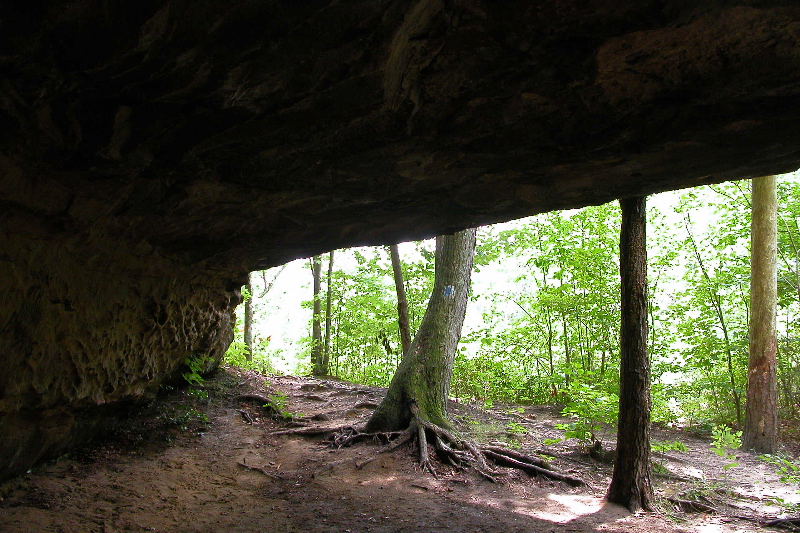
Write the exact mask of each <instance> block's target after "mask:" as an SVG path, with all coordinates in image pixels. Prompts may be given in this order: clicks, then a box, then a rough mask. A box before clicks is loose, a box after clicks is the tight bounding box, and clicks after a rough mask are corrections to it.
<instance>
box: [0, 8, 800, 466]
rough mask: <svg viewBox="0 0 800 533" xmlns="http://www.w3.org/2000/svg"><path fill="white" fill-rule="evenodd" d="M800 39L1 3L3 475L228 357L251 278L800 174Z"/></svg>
mask: <svg viewBox="0 0 800 533" xmlns="http://www.w3.org/2000/svg"><path fill="white" fill-rule="evenodd" d="M798 42H800V8H798V7H797V6H796V3H795V2H789V1H759V2H752V1H750V2H745V1H725V0H719V1H717V2H712V3H708V2H687V1H659V2H654V1H652V2H651V1H641V0H630V1H627V0H622V1H620V0H594V1H591V2H585V1H578V0H549V1H543V2H529V1H522V0H509V1H505V2H495V1H489V0H485V1H479V0H448V1H445V0H417V1H409V0H382V1H380V0H352V1H347V2H338V1H337V2H334V1H322V0H320V1H310V2H285V1H277V0H275V1H264V0H258V1H256V0H251V1H241V2H232V3H231V2H223V1H221V0H207V1H192V2H188V1H172V2H166V1H164V0H150V1H137V2H133V1H126V2H115V3H109V2H104V1H100V0H75V1H73V2H69V3H68V4H64V3H62V2H51V1H47V0H45V1H42V2H31V3H27V4H26V5H24V6H19V5H13V6H12V5H10V4H9V5H5V6H0V73H1V75H0V204H2V210H0V232H1V233H0V273H2V276H0V361H2V368H3V371H2V374H0V477H4V476H8V475H10V474H13V473H16V472H19V471H22V470H24V469H26V468H28V467H29V466H30V464H31V462H32V461H33V460H35V459H36V458H38V457H41V456H46V455H48V454H50V455H51V454H53V453H57V452H58V450H60V449H61V448H62V447H63V446H64V445H66V444H68V443H74V442H77V441H78V440H80V437H81V436H83V435H84V434H88V432H89V431H90V429H91V428H92V427H94V422H92V420H94V418H93V417H94V413H98V412H100V411H102V410H104V409H105V410H111V411H113V410H114V406H115V405H117V404H118V403H121V402H126V401H129V400H135V399H136V398H138V397H141V396H142V395H143V394H146V393H147V391H149V390H152V389H153V387H155V386H157V384H158V383H159V382H160V381H161V380H162V379H163V378H164V377H165V376H168V375H170V374H173V373H174V372H175V371H176V369H177V368H178V367H179V365H180V363H181V361H182V360H183V359H184V358H185V357H186V356H188V355H191V354H203V355H209V356H210V357H211V358H212V359H213V358H216V357H219V356H220V354H221V353H222V352H223V350H224V348H225V345H226V344H227V342H229V339H230V324H231V320H232V312H233V308H234V307H235V304H236V302H237V301H238V292H237V290H238V287H239V286H240V284H241V282H242V280H243V277H244V274H245V273H246V272H247V271H248V270H252V269H256V268H263V267H267V266H272V265H276V264H280V263H282V262H285V261H287V260H289V259H293V258H295V257H301V256H307V255H311V254H314V253H318V252H321V251H324V250H328V249H332V248H337V247H344V246H352V245H357V244H377V243H387V242H391V241H398V240H402V239H409V238H419V237H423V236H430V235H434V234H437V233H444V232H449V231H453V230H456V229H462V228H464V227H468V226H475V225H480V224H485V223H489V222H496V221H500V220H508V219H511V218H515V217H519V216H523V215H529V214H534V213H537V212H542V211H547V210H552V209H562V208H568V207H577V206H582V205H587V204H594V203H601V202H606V201H610V200H612V199H614V198H617V197H621V196H629V195H639V194H647V193H652V192H656V191H661V190H665V189H670V188H678V187H687V186H693V185H698V184H702V183H708V182H715V181H722V180H727V179H738V178H749V177H754V176H760V175H764V174H770V173H780V172H787V171H792V170H795V169H796V168H797V167H798V166H800V141H798V139H800V98H798V96H799V93H800V45H798ZM102 406H106V407H102ZM84 415H87V416H84ZM88 415H91V416H88ZM80 420H84V421H87V422H86V423H85V424H83V425H81V423H79V422H73V421H80ZM22 421H26V422H24V423H23V422H22ZM82 428H88V429H86V431H84V430H83V429H82Z"/></svg>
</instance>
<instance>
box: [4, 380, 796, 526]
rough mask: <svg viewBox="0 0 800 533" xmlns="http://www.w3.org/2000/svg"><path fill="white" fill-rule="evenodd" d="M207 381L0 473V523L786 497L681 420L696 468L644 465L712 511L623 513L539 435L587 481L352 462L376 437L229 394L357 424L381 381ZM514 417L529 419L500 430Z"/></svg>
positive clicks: (525, 513)
mask: <svg viewBox="0 0 800 533" xmlns="http://www.w3.org/2000/svg"><path fill="white" fill-rule="evenodd" d="M205 388H206V390H207V391H208V393H209V398H208V399H207V400H203V399H198V398H197V397H196V396H195V397H191V396H189V395H187V393H186V391H179V392H174V393H172V394H170V395H169V396H168V397H167V398H166V399H164V400H161V401H159V402H156V403H155V404H154V405H153V406H150V407H149V408H147V409H145V410H144V412H143V413H141V414H140V415H139V416H137V417H136V418H135V419H134V420H132V421H131V424H130V425H129V426H128V427H127V428H126V429H125V431H124V432H121V433H120V434H119V435H117V436H116V437H115V438H114V439H112V440H110V441H107V442H105V443H103V444H101V445H98V446H96V447H94V448H92V449H91V450H88V451H87V452H86V453H84V454H83V455H81V456H77V457H71V458H62V459H60V460H59V461H57V462H54V463H51V464H48V465H44V466H43V467H41V468H39V469H37V470H36V471H35V472H33V473H30V474H28V475H26V476H23V477H22V478H19V479H17V480H15V481H13V482H12V483H9V484H7V485H6V486H5V487H3V488H2V492H0V494H2V495H3V499H2V501H0V531H3V532H9V533H11V532H24V533H31V532H40V531H41V532H51V531H52V532H61V533H71V532H75V533H78V532H102V533H115V532H134V531H159V532H211V531H214V532H217V531H242V532H245V531H247V532H255V531H267V532H272V531H274V532H312V531H313V532H340V533H341V532H354V533H355V532H376V533H378V532H386V533H389V532H392V533H398V532H426V533H431V532H446V531H454V532H455V531H459V532H464V531H468V532H483V531H486V532H489V531H492V532H501V531H502V532H534V531H535V532H559V533H561V532H564V533H566V532H570V533H581V532H587V533H588V532H596V531H609V532H647V533H662V532H663V533H667V532H670V533H671V532H678V531H704V532H723V533H726V532H735V531H736V532H740V531H741V532H749V531H753V532H754V531H763V529H761V528H760V527H759V526H758V524H757V523H756V522H753V521H749V520H741V519H732V518H730V517H729V515H732V514H738V515H742V516H744V515H747V516H756V515H761V516H765V515H769V514H773V515H774V514H775V513H776V512H777V509H774V508H773V509H770V508H768V507H765V500H764V498H765V494H772V493H774V495H779V496H781V497H787V496H788V497H792V496H793V491H792V490H791V489H790V488H787V487H786V486H785V485H783V484H781V483H779V482H778V481H777V476H775V474H774V469H773V468H772V467H771V466H770V465H766V464H765V463H763V462H761V461H758V460H757V459H755V458H752V457H750V456H740V458H739V462H740V463H741V464H742V467H741V469H739V467H737V468H736V469H731V470H729V471H724V469H722V461H721V460H719V458H716V456H715V455H714V454H712V453H711V451H710V450H709V448H708V442H707V441H702V440H700V439H691V438H688V437H686V436H685V435H681V440H682V441H683V442H684V443H685V444H687V445H688V446H689V452H686V453H680V452H669V454H668V455H669V456H670V457H674V460H672V459H668V458H662V459H659V461H661V462H663V463H664V465H665V466H666V467H667V468H668V469H669V470H670V471H671V472H672V473H674V474H675V475H676V476H681V477H682V478H686V479H696V481H691V482H687V481H674V480H671V481H670V480H664V479H657V480H656V481H657V489H658V492H659V494H660V495H661V496H662V497H672V498H676V499H677V498H687V497H688V491H689V490H694V491H695V492H696V494H695V496H698V495H699V496H702V497H703V498H705V501H707V502H709V503H708V506H709V507H716V508H719V509H720V512H719V513H710V512H707V513H687V512H682V511H678V510H675V508H674V507H673V506H672V504H670V503H669V502H667V500H662V502H663V503H664V505H663V507H664V511H663V512H661V513H642V514H637V515H631V514H630V513H628V512H627V511H626V510H624V509H622V508H619V507H617V506H614V505H607V504H604V503H603V501H602V496H603V493H604V491H605V488H606V486H607V482H608V476H609V474H610V466H609V465H605V464H603V463H597V462H594V461H592V460H591V459H589V458H588V457H584V456H582V455H581V454H579V453H577V452H576V450H575V449H574V446H572V445H571V444H569V443H565V444H562V445H560V447H556V448H553V447H551V448H550V449H551V450H553V453H558V454H559V455H562V456H563V458H556V459H555V460H554V461H553V464H554V467H556V468H558V469H561V470H563V471H565V472H567V473H570V474H572V475H577V476H580V477H582V478H584V479H586V480H587V481H588V482H589V485H590V486H589V487H584V488H577V489H576V488H571V487H569V486H567V485H565V484H563V483H558V482H553V481H549V480H546V479H540V478H535V477H533V478H532V477H528V476H527V475H525V474H522V473H519V472H512V473H510V474H509V475H508V476H507V477H506V478H504V479H503V480H502V481H501V482H500V483H497V484H494V483H490V482H489V481H486V480H484V479H481V478H479V477H477V476H476V475H474V474H471V473H464V472H455V471H453V470H452V469H448V468H446V467H444V466H442V467H441V470H440V476H439V478H438V479H436V478H434V477H432V476H430V475H428V474H425V473H422V472H420V471H419V469H418V468H417V466H416V464H415V458H414V456H413V454H412V453H411V451H410V450H409V449H408V448H400V449H398V450H396V451H395V452H392V453H387V454H382V455H380V456H379V457H378V458H377V459H376V460H374V461H371V462H369V463H368V464H366V465H365V466H363V468H358V466H357V465H360V464H361V463H362V462H364V460H365V459H367V458H370V457H373V455H374V453H375V451H376V450H377V449H378V447H376V446H374V445H371V444H363V445H357V446H354V447H352V448H346V449H340V450H333V449H330V448H328V447H326V446H324V445H321V444H320V442H319V439H318V438H315V439H312V438H305V437H299V436H294V435H271V434H270V431H274V430H278V429H281V428H284V427H285V423H283V422H278V421H275V420H272V419H271V418H269V417H268V416H266V414H265V413H263V411H262V409H261V408H260V406H259V405H258V404H254V403H253V402H241V401H236V400H235V398H236V396H237V395H239V394H243V393H250V392H255V393H260V394H270V393H274V392H279V393H280V394H282V395H285V398H286V409H287V410H288V411H292V412H295V413H298V414H302V415H303V418H304V419H306V418H315V422H314V423H315V424H328V425H330V426H341V425H344V424H358V423H363V422H364V421H365V417H366V416H368V415H369V413H370V412H371V409H372V408H373V407H372V406H374V404H375V402H377V401H378V400H379V399H380V396H381V394H382V392H383V391H382V390H381V389H372V388H367V387H358V386H353V385H350V384H346V383H342V382H338V381H334V380H326V381H319V380H313V379H305V378H293V377H277V378H270V380H269V382H266V381H265V378H264V377H263V376H259V375H258V374H254V373H248V372H241V371H238V370H228V371H227V372H222V373H220V374H219V376H218V377H217V378H215V379H214V380H210V381H209V382H207V384H206V387H205ZM454 411H455V414H456V418H457V420H459V421H460V423H461V424H462V425H463V427H464V428H465V429H467V430H470V431H471V432H472V433H473V434H476V435H477V436H479V437H480V438H482V439H484V440H489V441H491V440H505V441H508V440H512V441H513V440H516V441H518V444H519V445H521V446H522V447H523V449H536V448H538V447H541V446H542V444H541V441H542V439H545V438H548V437H554V436H557V435H558V434H559V433H560V432H559V431H558V430H556V429H555V427H554V425H555V424H556V423H557V422H558V421H559V420H558V418H557V417H556V418H555V419H554V418H553V417H552V416H551V413H550V412H548V410H544V409H538V410H537V409H527V410H526V411H525V412H523V413H518V412H514V413H510V412H508V411H505V412H504V411H503V410H502V409H498V410H495V412H493V413H486V412H485V411H482V410H480V409H476V408H470V407H467V406H455V407H454ZM204 416H205V417H207V418H208V420H209V421H208V423H205V422H204V421H203V418H204ZM512 421H513V422H515V423H517V424H519V425H520V426H522V427H524V428H525V429H527V430H528V433H527V434H526V435H515V434H512V433H508V432H507V431H506V429H505V427H506V426H507V425H508V424H509V423H511V422H512ZM182 428H185V429H182ZM664 437H666V438H669V435H664ZM715 458H716V459H715ZM657 459H658V458H657ZM737 470H739V471H738V472H737ZM699 476H702V478H701V477H699ZM734 476H735V477H734ZM720 480H721V481H720ZM737 491H738V492H741V493H742V495H741V496H739V495H737ZM731 505H732V506H733V507H731ZM732 510H733V512H732Z"/></svg>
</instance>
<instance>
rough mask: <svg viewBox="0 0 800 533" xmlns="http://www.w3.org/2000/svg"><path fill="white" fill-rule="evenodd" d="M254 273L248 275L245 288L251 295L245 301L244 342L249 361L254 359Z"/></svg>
mask: <svg viewBox="0 0 800 533" xmlns="http://www.w3.org/2000/svg"><path fill="white" fill-rule="evenodd" d="M251 276H252V274H248V275H247V285H245V288H246V289H247V292H248V294H249V296H248V297H247V300H245V302H244V344H245V346H247V353H246V354H245V358H246V359H247V360H248V361H252V360H253V297H254V296H255V295H254V294H253V283H252V281H251Z"/></svg>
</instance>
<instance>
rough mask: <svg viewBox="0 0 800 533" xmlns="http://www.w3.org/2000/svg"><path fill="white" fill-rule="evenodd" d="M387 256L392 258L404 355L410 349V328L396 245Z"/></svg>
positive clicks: (401, 268) (398, 322) (398, 324)
mask: <svg viewBox="0 0 800 533" xmlns="http://www.w3.org/2000/svg"><path fill="white" fill-rule="evenodd" d="M389 255H391V257H392V272H393V273H394V286H395V288H396V289H397V326H398V328H399V329H400V344H401V345H402V346H403V353H406V352H407V351H408V349H409V347H411V328H410V327H409V325H408V300H407V299H406V286H405V282H404V281H403V267H402V264H401V263H400V250H399V249H398V247H397V245H396V244H393V245H391V246H389Z"/></svg>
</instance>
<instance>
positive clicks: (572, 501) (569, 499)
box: [528, 494, 604, 524]
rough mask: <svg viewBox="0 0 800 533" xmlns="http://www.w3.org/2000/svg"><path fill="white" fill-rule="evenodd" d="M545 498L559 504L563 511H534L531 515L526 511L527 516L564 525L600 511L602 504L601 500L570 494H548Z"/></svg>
mask: <svg viewBox="0 0 800 533" xmlns="http://www.w3.org/2000/svg"><path fill="white" fill-rule="evenodd" d="M547 498H548V499H549V500H552V501H554V502H556V503H558V504H560V505H561V506H562V508H563V509H562V510H558V511H556V510H555V509H553V510H548V511H534V512H533V513H530V511H528V514H531V515H532V516H535V517H536V518H541V519H542V520H548V521H550V522H558V523H561V524H564V523H566V522H569V521H570V520H572V519H574V518H575V517H576V516H582V515H587V514H593V513H596V512H597V511H599V510H600V509H602V507H603V503H604V502H603V500H602V498H595V497H592V496H576V495H572V494H549V495H548V496H547Z"/></svg>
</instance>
